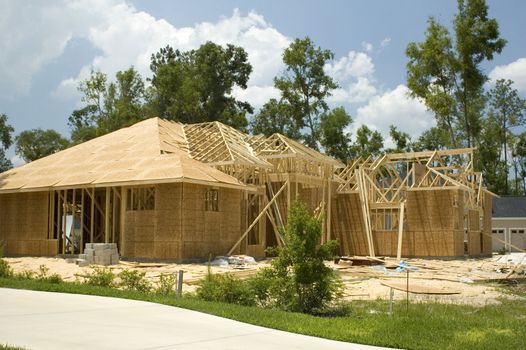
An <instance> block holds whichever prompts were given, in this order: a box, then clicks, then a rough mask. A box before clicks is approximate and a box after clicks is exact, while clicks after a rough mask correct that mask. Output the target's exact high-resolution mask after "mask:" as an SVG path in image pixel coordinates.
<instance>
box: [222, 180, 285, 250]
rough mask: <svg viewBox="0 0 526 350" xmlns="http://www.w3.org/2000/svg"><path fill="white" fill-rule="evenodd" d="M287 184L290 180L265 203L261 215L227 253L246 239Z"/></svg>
mask: <svg viewBox="0 0 526 350" xmlns="http://www.w3.org/2000/svg"><path fill="white" fill-rule="evenodd" d="M287 184H288V181H287V182H286V183H285V184H284V185H283V186H281V188H280V189H279V191H278V192H276V194H275V195H274V197H272V199H271V200H270V201H269V202H268V203H267V205H265V208H263V210H262V211H261V213H259V215H258V216H257V217H256V218H255V219H254V221H253V222H252V224H250V226H249V227H248V228H247V229H246V231H245V232H244V233H243V234H242V235H241V237H240V238H239V239H238V240H237V242H236V243H235V244H234V245H233V246H232V248H230V250H229V251H228V253H227V254H226V255H230V254H232V252H233V251H234V250H235V249H236V248H237V246H238V245H239V244H240V243H241V242H242V241H243V239H245V237H246V236H247V235H248V233H249V232H250V230H252V227H254V226H255V225H256V224H257V223H258V221H259V219H261V217H263V215H265V212H266V211H267V210H268V208H270V206H271V205H272V203H274V202H275V201H276V198H278V196H279V194H280V193H281V192H283V190H284V189H285V187H287Z"/></svg>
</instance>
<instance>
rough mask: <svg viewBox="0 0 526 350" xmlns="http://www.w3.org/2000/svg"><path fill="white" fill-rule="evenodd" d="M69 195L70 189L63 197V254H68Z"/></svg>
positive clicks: (65, 191)
mask: <svg viewBox="0 0 526 350" xmlns="http://www.w3.org/2000/svg"><path fill="white" fill-rule="evenodd" d="M67 196H68V190H64V196H63V197H62V212H63V213H62V220H63V221H62V254H66V240H67V236H66V221H67V220H66V219H67V213H68V210H67V203H66V199H67Z"/></svg>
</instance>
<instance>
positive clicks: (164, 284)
mask: <svg viewBox="0 0 526 350" xmlns="http://www.w3.org/2000/svg"><path fill="white" fill-rule="evenodd" d="M176 280H177V279H176V278H175V275H174V274H172V273H161V275H160V276H159V283H158V284H157V288H155V293H157V294H160V295H170V294H175V282H176Z"/></svg>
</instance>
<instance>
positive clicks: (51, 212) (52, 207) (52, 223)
mask: <svg viewBox="0 0 526 350" xmlns="http://www.w3.org/2000/svg"><path fill="white" fill-rule="evenodd" d="M54 232H55V191H53V190H51V191H49V228H48V239H53V238H55V235H54V234H53V233H54Z"/></svg>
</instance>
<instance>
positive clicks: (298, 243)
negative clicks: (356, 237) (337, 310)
mask: <svg viewBox="0 0 526 350" xmlns="http://www.w3.org/2000/svg"><path fill="white" fill-rule="evenodd" d="M321 225H322V220H321V219H318V218H316V217H313V216H311V215H309V213H308V211H307V209H306V208H305V206H304V205H303V204H302V203H300V202H298V201H295V202H294V203H293V205H292V207H291V209H290V212H289V218H288V224H287V229H286V230H285V231H284V232H283V236H284V243H285V244H284V245H283V247H281V248H278V257H277V258H276V259H274V260H273V261H272V265H271V267H270V268H267V269H263V270H262V271H260V272H259V273H258V276H257V277H256V279H254V281H253V283H254V287H253V288H254V291H255V293H256V295H257V298H258V303H260V304H266V305H267V306H271V307H278V308H280V309H284V310H289V311H298V312H304V313H311V314H312V313H321V312H324V309H325V308H326V307H327V306H328V305H329V304H330V303H331V302H333V301H334V300H336V299H338V298H339V297H341V295H342V291H343V284H342V282H341V280H340V278H339V276H338V275H337V274H336V273H335V272H334V271H333V270H332V269H331V268H330V267H327V266H326V265H325V263H324V261H325V260H331V259H332V258H333V257H334V251H335V250H336V248H337V242H336V241H329V242H327V243H325V244H322V245H319V241H320V238H321V233H322V230H321Z"/></svg>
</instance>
